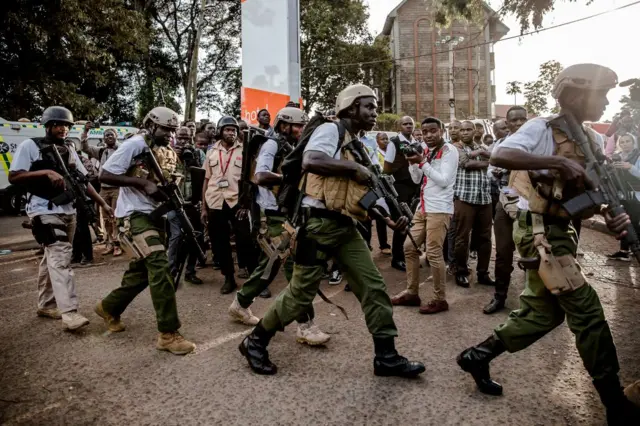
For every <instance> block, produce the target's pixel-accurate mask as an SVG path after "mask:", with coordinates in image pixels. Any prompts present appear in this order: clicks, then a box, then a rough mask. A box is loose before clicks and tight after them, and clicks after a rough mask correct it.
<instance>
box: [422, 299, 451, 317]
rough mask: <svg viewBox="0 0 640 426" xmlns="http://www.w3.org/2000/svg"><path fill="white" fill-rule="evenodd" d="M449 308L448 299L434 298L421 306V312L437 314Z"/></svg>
mask: <svg viewBox="0 0 640 426" xmlns="http://www.w3.org/2000/svg"><path fill="white" fill-rule="evenodd" d="M448 310H449V304H448V303H447V301H446V300H432V301H430V302H429V303H427V304H426V305H423V306H420V313H421V314H425V315H430V314H437V313H438V312H444V311H448Z"/></svg>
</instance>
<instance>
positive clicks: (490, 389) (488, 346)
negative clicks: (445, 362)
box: [456, 335, 506, 396]
mask: <svg viewBox="0 0 640 426" xmlns="http://www.w3.org/2000/svg"><path fill="white" fill-rule="evenodd" d="M505 350H506V348H505V347H504V344H503V343H502V342H501V341H500V340H499V339H498V338H496V337H495V336H493V335H491V337H489V338H488V339H487V340H485V341H484V342H482V343H480V344H479V345H477V346H472V347H470V348H469V349H465V350H464V351H463V352H462V353H461V354H460V355H458V358H456V361H458V365H459V366H460V368H462V369H463V370H464V371H466V372H467V373H471V375H472V376H473V380H475V381H476V384H477V385H478V389H480V392H482V393H486V394H488V395H496V396H498V395H502V385H501V384H500V383H496V382H494V381H493V380H491V376H490V375H489V362H491V360H492V359H494V358H495V357H497V356H498V355H500V354H501V353H503V352H504V351H505Z"/></svg>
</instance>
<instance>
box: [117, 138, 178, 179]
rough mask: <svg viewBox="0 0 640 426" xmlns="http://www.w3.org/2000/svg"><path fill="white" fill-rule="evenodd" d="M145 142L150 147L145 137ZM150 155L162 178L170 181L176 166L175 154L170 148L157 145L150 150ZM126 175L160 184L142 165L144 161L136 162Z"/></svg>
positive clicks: (146, 166)
mask: <svg viewBox="0 0 640 426" xmlns="http://www.w3.org/2000/svg"><path fill="white" fill-rule="evenodd" d="M145 142H146V143H147V145H148V146H150V145H151V141H150V139H148V138H146V137H145ZM151 153H152V154H153V156H154V157H155V159H156V161H157V162H158V165H159V166H160V169H161V170H162V175H163V176H164V178H165V179H167V180H168V181H172V180H173V178H174V173H175V171H176V167H177V165H178V154H176V152H175V151H174V150H173V148H171V147H170V146H157V145H156V146H154V147H153V148H151ZM127 175H129V176H133V177H138V178H142V179H149V180H150V181H152V182H154V183H159V182H160V180H159V179H158V178H157V177H156V176H155V174H154V173H153V172H152V171H151V169H150V167H149V166H148V165H147V164H144V161H136V163H135V164H134V165H133V166H132V167H131V168H130V169H129V171H128V172H127Z"/></svg>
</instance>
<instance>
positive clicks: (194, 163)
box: [167, 127, 202, 284]
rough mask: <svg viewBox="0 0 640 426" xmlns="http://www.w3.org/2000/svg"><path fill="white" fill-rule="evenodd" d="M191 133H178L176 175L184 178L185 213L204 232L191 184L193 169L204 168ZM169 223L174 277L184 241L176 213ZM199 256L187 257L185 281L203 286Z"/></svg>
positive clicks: (185, 130) (183, 130)
mask: <svg viewBox="0 0 640 426" xmlns="http://www.w3.org/2000/svg"><path fill="white" fill-rule="evenodd" d="M190 142H191V131H190V130H189V128H187V127H180V128H179V129H178V131H177V132H176V145H175V147H174V151H175V152H176V154H178V162H177V165H176V173H177V174H180V175H182V176H183V178H182V180H181V181H180V190H181V191H182V195H183V196H184V200H185V201H186V202H187V203H188V204H185V213H186V214H187V216H188V217H189V220H190V221H191V224H192V225H193V227H194V228H195V229H196V231H198V232H200V231H202V224H201V223H200V218H199V215H198V209H197V207H196V206H194V205H193V204H192V203H191V199H192V196H193V188H192V184H191V171H190V168H191V167H202V163H201V162H200V156H199V155H198V153H197V151H198V150H197V149H196V148H194V146H193V145H192V144H191V143H190ZM167 221H168V222H169V232H170V235H169V253H168V256H169V270H170V271H171V274H172V275H173V273H174V271H175V270H176V269H177V268H178V255H179V252H180V251H181V250H179V249H180V240H181V239H182V228H181V227H180V220H179V219H178V217H177V215H176V212H175V211H170V212H169V213H167ZM197 260H198V256H196V255H195V253H193V252H189V254H188V255H187V264H186V272H185V275H184V280H185V281H186V282H188V283H191V284H202V280H201V279H200V278H198V277H197V276H196V262H197Z"/></svg>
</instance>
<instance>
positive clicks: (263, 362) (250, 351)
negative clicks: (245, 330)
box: [238, 320, 278, 375]
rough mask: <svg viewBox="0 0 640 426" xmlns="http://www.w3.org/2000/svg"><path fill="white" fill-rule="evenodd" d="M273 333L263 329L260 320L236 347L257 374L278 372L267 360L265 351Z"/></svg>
mask: <svg viewBox="0 0 640 426" xmlns="http://www.w3.org/2000/svg"><path fill="white" fill-rule="evenodd" d="M275 334H276V333H275V332H269V331H267V330H265V329H264V327H262V320H261V321H260V322H259V323H258V325H256V328H254V329H253V331H252V332H251V334H250V335H248V336H247V337H245V338H244V340H243V341H242V343H240V346H239V347H238V349H239V350H240V353H241V354H242V355H243V356H244V357H245V358H246V359H247V361H249V367H251V369H252V370H253V371H254V372H256V373H258V374H266V375H273V374H276V373H277V372H278V367H276V365H275V364H273V363H272V362H271V361H269V352H268V351H267V345H268V344H269V341H270V340H271V338H272V337H273V336H274V335H275Z"/></svg>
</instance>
